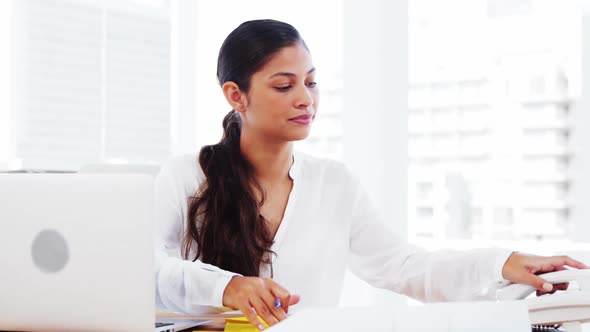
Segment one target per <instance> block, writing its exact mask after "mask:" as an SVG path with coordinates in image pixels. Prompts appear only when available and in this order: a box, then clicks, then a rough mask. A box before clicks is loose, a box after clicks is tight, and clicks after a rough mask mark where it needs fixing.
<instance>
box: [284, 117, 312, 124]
mask: <svg viewBox="0 0 590 332" xmlns="http://www.w3.org/2000/svg"><path fill="white" fill-rule="evenodd" d="M312 120H313V116H312V115H311V114H303V115H300V116H296V117H294V118H291V119H289V121H291V122H295V123H297V124H300V125H308V124H310V123H311V121H312Z"/></svg>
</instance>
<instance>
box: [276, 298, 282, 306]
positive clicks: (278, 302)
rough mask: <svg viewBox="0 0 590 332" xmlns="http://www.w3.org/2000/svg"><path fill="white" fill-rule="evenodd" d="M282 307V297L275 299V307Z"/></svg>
mask: <svg viewBox="0 0 590 332" xmlns="http://www.w3.org/2000/svg"><path fill="white" fill-rule="evenodd" d="M280 307H281V299H275V308H280Z"/></svg>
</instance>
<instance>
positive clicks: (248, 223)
mask: <svg viewBox="0 0 590 332" xmlns="http://www.w3.org/2000/svg"><path fill="white" fill-rule="evenodd" d="M297 43H301V44H302V45H304V46H305V43H304V42H303V40H302V39H301V36H300V35H299V33H298V32H297V30H296V29H295V28H294V27H293V26H291V25H289V24H287V23H283V22H279V21H275V20H255V21H248V22H245V23H242V24H241V25H240V26H238V27H237V28H236V29H235V30H234V31H232V32H231V33H230V34H229V35H228V36H227V38H226V39H225V41H224V42H223V45H222V46H221V49H220V51H219V57H218V60H217V79H218V81H219V84H220V85H223V84H224V83H225V82H228V81H231V82H234V83H236V84H237V85H238V87H239V88H240V90H241V91H242V92H245V93H247V92H248V91H249V89H250V79H251V77H252V75H253V74H254V73H256V72H257V71H258V70H260V69H261V68H262V67H263V66H264V65H265V64H266V63H267V62H268V61H269V60H270V59H271V58H272V56H273V55H274V54H276V53H277V52H278V51H279V50H281V49H282V48H284V47H288V46H293V45H295V44H297ZM241 128H242V124H241V119H240V116H239V114H238V113H237V112H236V111H235V110H231V111H230V112H229V113H228V114H227V115H226V116H225V118H224V119H223V130H224V133H223V137H222V138H221V141H220V142H219V143H218V144H215V145H207V146H204V147H203V148H202V149H201V152H200V153H199V163H200V165H201V168H202V170H203V172H204V174H205V178H206V181H204V182H203V183H202V184H201V186H200V188H199V189H198V190H197V192H196V194H195V196H194V197H192V200H191V201H190V205H189V210H188V225H187V230H186V234H185V237H184V245H183V255H184V258H185V259H192V260H193V261H194V260H197V259H200V260H201V261H202V262H204V263H209V264H213V265H215V266H217V267H219V268H221V269H224V270H228V271H232V272H236V273H240V274H242V275H244V276H258V275H259V273H260V265H261V264H262V263H265V264H270V263H271V255H272V254H273V252H272V251H271V250H270V247H271V245H272V244H273V239H272V235H271V234H270V232H269V229H268V227H267V226H266V221H265V220H264V218H263V217H262V216H261V215H260V207H261V206H262V204H263V203H264V191H263V189H262V186H261V185H260V183H259V182H258V181H257V180H256V177H255V176H254V173H253V169H252V166H251V165H250V163H249V162H248V161H247V160H246V159H245V158H244V156H243V155H242V153H241V151H240V134H241ZM256 193H259V195H260V196H259V197H261V198H260V199H257V196H256ZM193 241H194V242H196V243H197V248H196V254H195V256H194V257H190V256H191V249H192V247H193Z"/></svg>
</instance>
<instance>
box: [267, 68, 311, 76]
mask: <svg viewBox="0 0 590 332" xmlns="http://www.w3.org/2000/svg"><path fill="white" fill-rule="evenodd" d="M314 71H315V67H313V68H311V69H310V70H309V71H308V72H307V74H305V75H306V76H307V75H309V74H311V73H313V72H314ZM276 76H287V77H296V76H297V75H295V74H293V73H289V72H284V71H281V72H278V73H274V74H272V75H270V76H269V77H268V78H273V77H276Z"/></svg>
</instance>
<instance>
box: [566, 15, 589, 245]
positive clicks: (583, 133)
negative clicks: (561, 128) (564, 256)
mask: <svg viewBox="0 0 590 332" xmlns="http://www.w3.org/2000/svg"><path fill="white" fill-rule="evenodd" d="M581 27H582V34H581V43H582V45H581V46H582V47H581V50H582V54H581V57H580V59H581V61H582V63H581V94H580V99H579V100H578V102H577V104H576V105H575V107H574V108H573V110H572V122H571V123H572V129H573V130H572V135H571V145H572V147H573V158H572V162H571V165H570V175H571V180H572V187H571V193H570V195H571V203H572V211H571V222H572V226H573V227H572V229H571V237H572V239H573V240H575V241H580V242H590V205H589V204H588V197H590V171H589V170H590V8H589V9H588V10H586V12H585V13H584V15H583V16H582V24H581Z"/></svg>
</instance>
